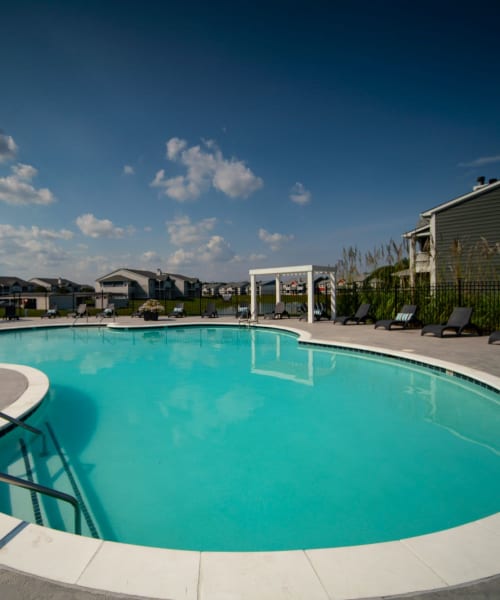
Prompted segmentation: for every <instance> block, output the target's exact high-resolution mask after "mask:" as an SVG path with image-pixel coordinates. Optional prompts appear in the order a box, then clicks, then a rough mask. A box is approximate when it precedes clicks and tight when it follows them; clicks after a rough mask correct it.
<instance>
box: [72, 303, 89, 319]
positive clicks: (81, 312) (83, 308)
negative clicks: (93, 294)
mask: <svg viewBox="0 0 500 600" xmlns="http://www.w3.org/2000/svg"><path fill="white" fill-rule="evenodd" d="M85 316H88V315H87V305H86V304H79V305H78V308H77V309H76V311H75V312H74V313H71V314H70V315H68V317H73V318H74V319H81V318H83V317H85Z"/></svg>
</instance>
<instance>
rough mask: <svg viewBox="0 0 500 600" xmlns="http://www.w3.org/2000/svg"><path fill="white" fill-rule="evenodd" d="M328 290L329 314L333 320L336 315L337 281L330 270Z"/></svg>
mask: <svg viewBox="0 0 500 600" xmlns="http://www.w3.org/2000/svg"><path fill="white" fill-rule="evenodd" d="M330 292H331V293H330V314H331V315H332V321H333V320H334V319H335V317H336V316H337V282H336V281H335V273H334V272H333V271H331V272H330Z"/></svg>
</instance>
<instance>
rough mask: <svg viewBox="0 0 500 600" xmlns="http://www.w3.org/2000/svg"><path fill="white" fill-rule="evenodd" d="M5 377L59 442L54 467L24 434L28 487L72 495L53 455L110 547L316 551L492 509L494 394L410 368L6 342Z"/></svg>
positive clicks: (221, 340) (59, 514) (293, 353)
mask: <svg viewBox="0 0 500 600" xmlns="http://www.w3.org/2000/svg"><path fill="white" fill-rule="evenodd" d="M0 362H14V363H21V364H27V365H30V366H33V367H35V368H38V369H41V370H42V371H44V372H45V373H46V374H47V375H48V377H49V379H50V383H51V389H50V393H49V396H48V397H47V399H46V400H45V402H44V405H43V407H42V408H41V409H39V410H38V411H37V412H36V413H34V414H33V415H32V416H31V417H30V419H29V423H31V424H33V425H37V426H40V427H42V428H45V429H47V427H48V428H49V429H50V431H51V432H52V434H53V435H54V438H52V437H51V436H50V435H48V446H49V454H48V456H40V451H39V449H40V441H39V440H33V439H32V438H31V437H26V436H24V435H23V437H24V439H25V440H26V443H27V445H28V449H31V450H32V456H33V461H34V468H35V470H36V474H37V475H36V476H37V477H38V479H39V481H40V482H41V483H44V484H45V485H49V486H51V487H58V489H60V488H61V487H63V488H64V487H66V491H69V493H71V489H70V488H69V487H68V484H67V482H66V479H67V476H66V474H65V469H64V468H63V464H62V462H63V461H62V460H61V457H60V455H58V454H57V452H56V446H57V447H59V448H60V451H61V453H62V455H63V457H64V459H65V460H66V462H67V465H68V466H69V468H70V469H71V472H72V473H73V476H74V479H75V480H76V481H77V482H78V485H79V488H80V489H81V493H82V497H83V498H84V500H85V502H86V505H87V506H88V510H89V514H90V516H91V519H92V522H93V523H94V524H95V527H96V529H97V530H98V532H99V535H100V536H102V537H104V538H105V539H108V540H117V541H121V542H127V543H134V544H142V545H151V546H161V547H169V548H181V549H197V550H232V551H243V550H248V551H254V550H282V549H297V548H318V547H330V546H342V545H353V544H366V543H372V542H380V541H387V540H393V539H400V538H404V537H409V536H413V535H418V534H423V533H428V532H431V531H436V530H439V529H444V528H447V527H451V526H455V525H459V524H462V523H465V522H467V521H471V520H474V519H477V518H480V517H484V516H486V515H489V514H492V513H495V512H497V511H499V510H500V406H499V394H498V393H496V392H494V391H490V390H488V389H485V388H484V387H480V386H476V385H473V384H470V383H468V382H466V381H464V380H463V379H459V378H456V377H450V376H447V375H446V374H443V373H440V372H437V371H432V370H429V369H425V368H422V367H420V366H417V365H411V364H410V363H404V362H401V361H397V360H391V359H385V358H382V357H380V356H376V355H368V354H363V353H352V352H349V351H342V350H332V349H328V348H322V347H313V346H311V345H300V344H298V342H297V338H296V337H295V336H294V335H291V334H286V333H282V332H275V331H269V330H262V329H255V328H237V327H234V328H233V327H231V328H228V327H172V328H168V329H161V330H140V331H133V330H120V331H113V330H109V329H105V328H99V329H97V328H64V329H53V328H47V329H42V330H31V331H17V332H5V333H2V334H1V336H0ZM47 423H48V426H47V425H46V424H47ZM19 435H20V434H19V433H15V434H8V435H6V436H4V437H3V438H2V439H0V456H1V458H0V470H2V471H9V472H11V473H15V472H16V469H17V474H19V475H22V472H23V469H24V468H25V465H24V462H23V461H22V460H21V459H20V456H19V445H18V442H17V438H18V437H19ZM54 440H55V444H56V445H54ZM21 493H22V494H24V496H23V498H26V497H28V496H29V493H27V492H25V491H24V490H22V491H21V492H16V493H15V494H14V500H13V496H11V495H9V493H8V491H7V486H5V485H4V484H0V510H1V511H3V512H7V513H10V514H15V515H16V516H20V517H21V518H27V519H30V520H33V515H31V517H30V516H29V514H28V508H29V502H28V503H26V502H25V501H23V500H22V499H21ZM16 498H17V499H18V500H16ZM23 502H24V503H23ZM40 502H41V504H42V510H43V511H44V512H45V513H46V514H47V518H49V519H50V524H51V525H52V526H55V527H67V528H68V529H69V530H71V518H70V517H71V512H70V511H68V512H67V514H65V512H64V511H65V510H66V509H62V510H60V507H59V506H58V503H54V501H53V500H46V499H43V498H42V499H41V500H40ZM27 505H28V506H27ZM86 527H87V530H88V524H87V525H86ZM86 533H87V534H90V533H89V531H86Z"/></svg>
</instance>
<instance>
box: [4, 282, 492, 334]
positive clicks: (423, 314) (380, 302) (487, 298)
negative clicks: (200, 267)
mask: <svg viewBox="0 0 500 600" xmlns="http://www.w3.org/2000/svg"><path fill="white" fill-rule="evenodd" d="M79 295H82V294H79ZM18 296H19V297H17V295H16V297H13V296H12V295H10V296H9V295H5V296H0V317H4V312H5V305H6V304H11V303H12V304H14V305H15V306H16V313H17V315H19V316H22V315H23V313H24V310H23V306H22V302H21V295H20V294H19V295H18ZM88 296H89V297H88V298H86V300H87V301H89V300H92V299H93V298H90V297H91V296H92V297H94V296H95V297H96V299H97V298H98V297H99V296H100V294H89V295H88ZM78 300H79V299H78ZM101 300H102V298H101ZM281 300H282V301H283V302H284V304H285V308H286V310H287V312H288V313H289V314H290V316H298V315H299V314H300V306H301V305H302V304H306V303H307V301H308V299H307V295H306V294H302V295H298V294H294V295H282V297H281ZM76 301H77V299H76V298H75V299H74V301H73V305H74V304H75V302H76ZM109 301H110V302H113V299H112V298H109ZM314 301H315V303H316V304H322V305H323V306H324V307H325V308H326V311H327V313H329V311H330V293H329V292H327V293H324V292H319V291H316V292H315V294H314ZM143 302H144V299H141V300H139V299H130V300H128V302H127V301H125V304H117V307H118V311H117V312H118V314H130V313H133V312H134V311H135V310H136V309H137V308H138V307H139V306H140V305H141V304H142V303H143ZM179 302H184V308H185V313H186V314H187V315H193V316H199V315H203V314H204V313H205V312H206V311H207V307H208V306H209V304H214V305H215V308H216V310H217V313H218V314H219V315H220V316H233V315H234V316H235V317H236V315H237V313H238V308H239V307H240V306H243V305H246V306H249V305H250V297H249V296H237V295H233V296H231V297H229V296H226V297H224V298H223V297H221V296H217V297H214V298H207V297H197V298H186V299H184V300H183V299H177V300H166V299H162V300H160V303H161V304H162V306H163V309H164V310H163V311H162V314H163V315H168V314H171V313H172V311H173V308H174V307H175V306H176V305H177V304H178V303H179ZM364 302H368V303H369V304H371V315H372V317H373V318H374V319H387V318H391V317H394V316H395V315H396V314H397V313H398V312H399V311H400V309H401V307H402V305H403V304H416V305H417V309H418V312H417V316H418V318H419V319H420V320H421V321H422V322H423V323H442V322H445V321H446V320H447V319H448V317H449V316H450V314H451V311H452V310H453V308H454V307H455V306H470V307H472V308H473V309H474V313H473V317H472V320H473V322H474V323H475V324H476V325H478V326H479V327H481V329H482V330H483V332H484V333H489V332H490V331H493V330H497V329H500V281H482V282H468V281H461V280H459V281H457V282H456V283H442V284H438V285H436V286H430V285H417V286H414V287H400V286H399V285H395V286H389V285H388V286H377V287H372V286H369V285H367V286H359V285H352V286H343V287H340V288H337V291H336V308H337V315H349V314H354V313H355V312H356V310H357V308H358V307H359V305H360V304H362V303H364ZM89 304H90V307H92V304H93V303H89ZM274 305H275V298H274V295H267V296H258V297H257V309H258V314H259V315H265V314H270V313H272V311H273V308H274ZM96 310H97V308H96V309H94V310H92V309H91V310H90V313H91V314H93V312H95V311H96ZM29 312H30V313H32V314H33V315H36V314H37V313H38V312H40V311H34V310H31V309H30V311H29ZM330 317H331V315H330Z"/></svg>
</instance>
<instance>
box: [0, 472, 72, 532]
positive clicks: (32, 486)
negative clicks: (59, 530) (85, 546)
mask: <svg viewBox="0 0 500 600" xmlns="http://www.w3.org/2000/svg"><path fill="white" fill-rule="evenodd" d="M0 481H3V482H4V483H8V484H9V485H15V486H17V487H21V488H25V489H27V490H31V491H33V492H37V493H39V494H45V495H46V496H51V497H52V498H57V499H58V500H62V501H63V502H68V503H69V504H71V505H72V506H73V508H74V510H75V533H76V534H77V535H81V533H82V517H81V514H80V506H79V505H78V500H77V499H76V498H74V497H73V496H70V495H69V494H65V493H64V492H58V491H57V490H53V489H52V488H49V487H46V486H44V485H40V484H39V483H35V482H31V481H26V480H25V479H21V478H19V477H14V476H13V475H7V473H0Z"/></svg>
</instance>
